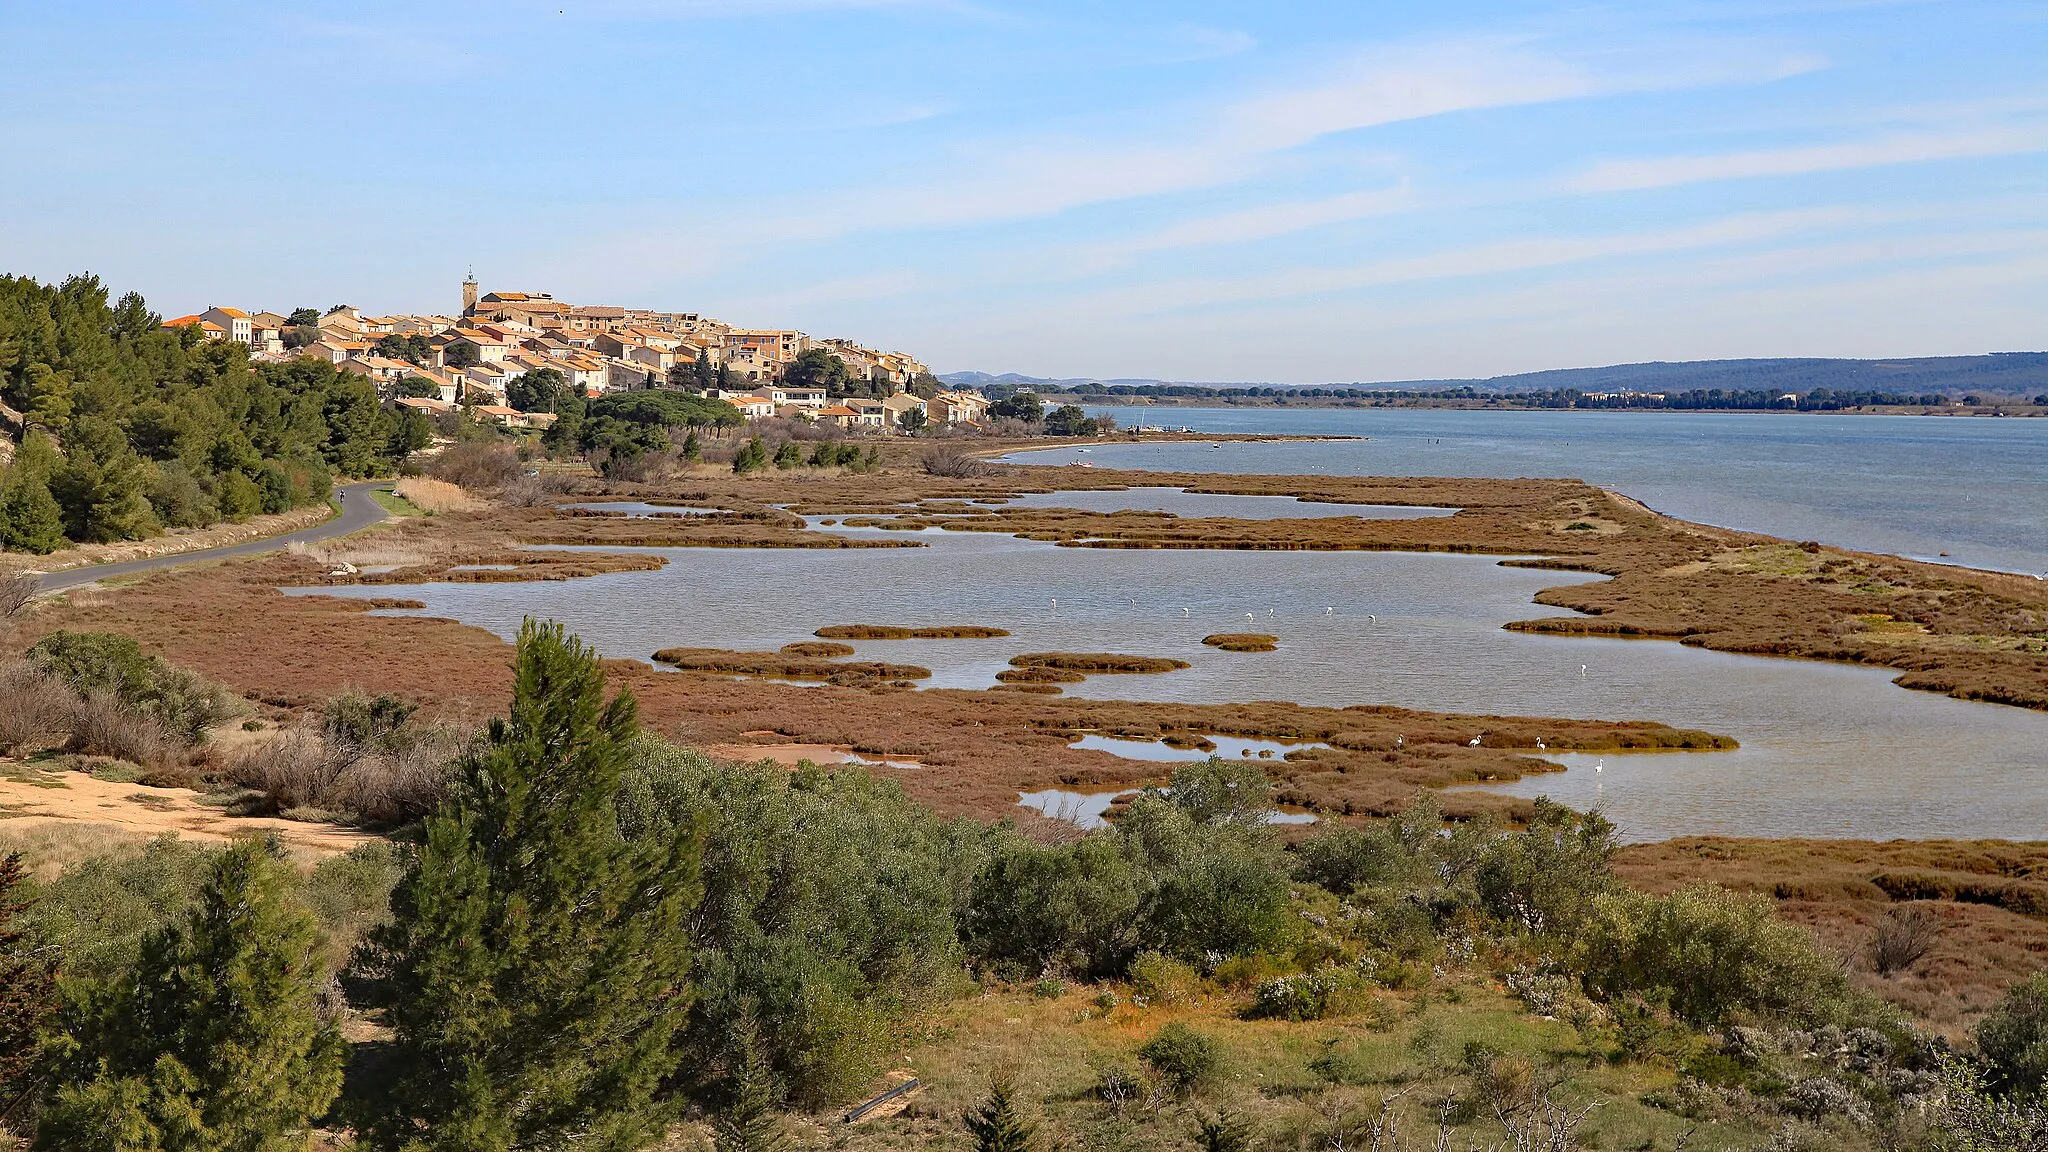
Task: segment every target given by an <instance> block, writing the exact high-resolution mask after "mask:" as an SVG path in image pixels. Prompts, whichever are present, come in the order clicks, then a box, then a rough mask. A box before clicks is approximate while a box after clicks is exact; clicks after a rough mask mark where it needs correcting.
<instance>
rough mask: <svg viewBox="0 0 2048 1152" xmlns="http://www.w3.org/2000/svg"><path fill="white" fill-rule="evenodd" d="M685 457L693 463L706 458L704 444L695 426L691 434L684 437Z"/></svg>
mask: <svg viewBox="0 0 2048 1152" xmlns="http://www.w3.org/2000/svg"><path fill="white" fill-rule="evenodd" d="M683 459H685V460H688V461H689V462H690V463H692V464H695V463H697V462H698V461H699V460H702V459H704V445H703V444H702V443H700V442H699V441H698V439H697V430H696V429H695V428H692V429H690V434H689V435H688V436H685V437H683Z"/></svg>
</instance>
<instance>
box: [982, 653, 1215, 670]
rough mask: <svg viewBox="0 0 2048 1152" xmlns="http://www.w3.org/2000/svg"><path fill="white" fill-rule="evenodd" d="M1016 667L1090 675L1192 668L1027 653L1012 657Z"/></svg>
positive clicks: (1153, 659) (1116, 657)
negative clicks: (1052, 669)
mask: <svg viewBox="0 0 2048 1152" xmlns="http://www.w3.org/2000/svg"><path fill="white" fill-rule="evenodd" d="M1010 664H1011V665H1012V666H1013V667H1017V668H1054V669H1058V670H1060V671H1063V672H1082V673H1086V674H1088V675H1096V676H1099V675H1104V674H1111V675H1115V674H1124V673H1139V674H1144V673H1157V672H1178V671H1179V670H1181V669H1182V668H1186V667H1189V664H1188V662H1187V661H1185V660H1175V659H1172V658H1171V657H1167V656H1126V655H1123V654H1120V653H1116V652H1026V653H1024V654H1023V655H1021V656H1012V657H1010Z"/></svg>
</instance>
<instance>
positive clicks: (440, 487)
mask: <svg viewBox="0 0 2048 1152" xmlns="http://www.w3.org/2000/svg"><path fill="white" fill-rule="evenodd" d="M391 490H392V492H394V493H395V494H396V495H397V496H398V498H399V499H401V500H404V501H405V502H407V503H409V504H411V505H412V506H413V507H415V508H418V509H419V510H420V511H422V512H434V513H440V512H473V511H476V510H477V509H479V508H483V507H485V506H486V505H485V503H484V501H482V500H479V499H477V498H476V497H474V496H471V495H470V494H469V493H467V492H465V491H463V489H462V486H461V485H459V484H450V483H449V482H448V481H446V480H436V479H434V478H433V477H431V476H406V477H404V478H402V479H400V480H399V481H398V483H397V484H394V485H392V488H391Z"/></svg>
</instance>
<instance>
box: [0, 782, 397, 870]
mask: <svg viewBox="0 0 2048 1152" xmlns="http://www.w3.org/2000/svg"><path fill="white" fill-rule="evenodd" d="M0 771H4V772H6V773H7V775H5V776H0V820H4V821H5V822H6V824H7V825H8V826H9V827H12V828H28V827H34V826H36V825H39V824H61V823H75V824H102V825H110V826H113V827H115V828H118V829H120V830H122V831H124V832H129V833H133V834H135V835H139V836H160V835H162V834H164V833H166V832H171V833H175V834H176V835H178V836H181V837H186V838H189V839H193V840H205V841H208V842H212V843H225V842H226V841H229V840H232V839H234V838H236V837H238V836H251V835H262V834H266V833H272V834H275V835H276V836H277V837H278V839H279V840H281V841H283V842H284V843H285V844H286V845H287V846H288V847H290V848H292V849H294V850H296V851H299V852H303V853H307V854H310V855H314V856H332V855H336V854H339V853H342V852H346V851H348V850H349V849H351V848H354V847H355V846H357V845H358V844H365V843H368V842H369V841H371V840H374V839H376V837H374V836H371V835H369V834H368V833H364V832H353V831H350V830H349V829H346V828H337V827H335V826H333V825H331V824H309V823H305V822H303V821H299V820H280V819H276V818H274V817H264V816H230V815H228V814H227V813H226V812H224V811H222V810H221V809H219V808H214V807H211V806H209V805H205V804H201V803H199V802H198V798H199V793H197V792H194V791H193V790H192V789H190V788H149V787H145V786H143V785H141V784H120V783H116V782H114V781H111V780H100V779H96V778H94V777H91V776H88V775H86V774H85V773H83V772H37V771H34V770H26V771H24V770H23V766H21V765H9V766H7V767H6V768H4V769H0Z"/></svg>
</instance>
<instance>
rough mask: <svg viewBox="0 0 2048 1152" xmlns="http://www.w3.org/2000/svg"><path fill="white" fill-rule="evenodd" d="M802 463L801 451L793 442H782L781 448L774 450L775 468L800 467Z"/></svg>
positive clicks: (802, 453)
mask: <svg viewBox="0 0 2048 1152" xmlns="http://www.w3.org/2000/svg"><path fill="white" fill-rule="evenodd" d="M803 462H804V452H803V449H801V448H798V447H797V446H796V441H794V440H784V441H783V442H782V447H780V448H777V449H776V450H775V466H776V467H777V468H785V469H787V468H796V467H800V466H801V465H802V464H803Z"/></svg>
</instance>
